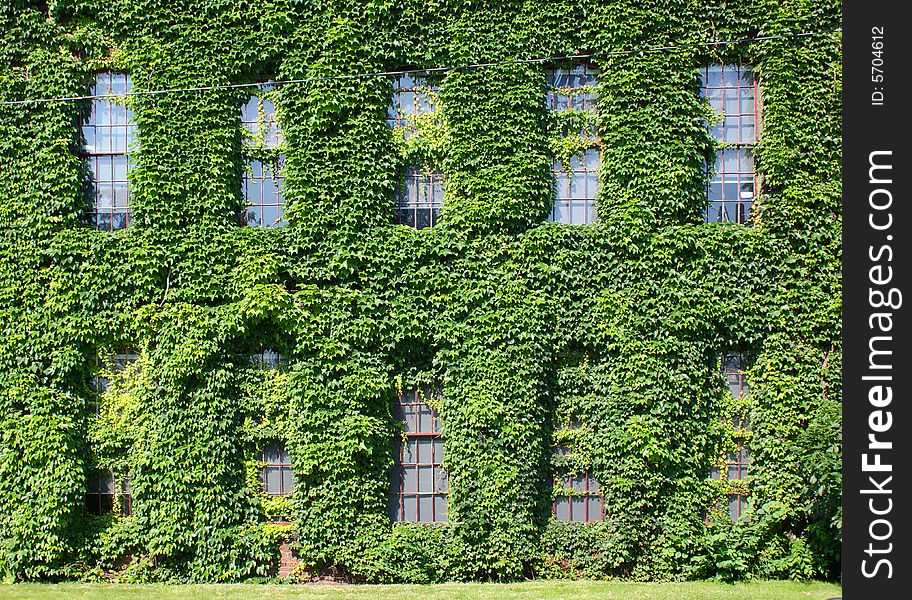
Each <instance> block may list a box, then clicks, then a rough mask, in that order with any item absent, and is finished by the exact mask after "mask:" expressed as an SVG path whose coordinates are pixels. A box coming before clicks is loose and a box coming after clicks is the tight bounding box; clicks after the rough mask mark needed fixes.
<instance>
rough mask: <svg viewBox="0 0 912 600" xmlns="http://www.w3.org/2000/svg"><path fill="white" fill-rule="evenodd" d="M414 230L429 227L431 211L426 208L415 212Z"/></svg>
mask: <svg viewBox="0 0 912 600" xmlns="http://www.w3.org/2000/svg"><path fill="white" fill-rule="evenodd" d="M415 217H416V221H415V229H424V228H426V227H430V226H431V211H430V209H427V208H419V209H417V210H416V211H415Z"/></svg>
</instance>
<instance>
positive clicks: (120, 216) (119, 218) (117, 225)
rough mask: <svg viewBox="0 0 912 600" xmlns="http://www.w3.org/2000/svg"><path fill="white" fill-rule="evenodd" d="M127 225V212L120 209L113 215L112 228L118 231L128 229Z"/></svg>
mask: <svg viewBox="0 0 912 600" xmlns="http://www.w3.org/2000/svg"><path fill="white" fill-rule="evenodd" d="M126 227H127V213H126V212H122V211H118V212H115V213H113V214H112V215H111V229H112V230H113V231H117V230H118V229H126Z"/></svg>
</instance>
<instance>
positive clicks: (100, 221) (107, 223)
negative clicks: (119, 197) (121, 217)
mask: <svg viewBox="0 0 912 600" xmlns="http://www.w3.org/2000/svg"><path fill="white" fill-rule="evenodd" d="M95 226H96V227H97V228H98V229H101V230H102V231H111V213H108V212H100V213H98V216H97V217H96V219H95Z"/></svg>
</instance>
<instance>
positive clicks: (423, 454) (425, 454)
mask: <svg viewBox="0 0 912 600" xmlns="http://www.w3.org/2000/svg"><path fill="white" fill-rule="evenodd" d="M433 447H434V440H430V439H427V438H419V440H418V462H419V463H421V464H431V450H432V448H433Z"/></svg>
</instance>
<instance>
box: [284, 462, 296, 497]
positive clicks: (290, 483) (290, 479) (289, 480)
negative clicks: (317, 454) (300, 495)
mask: <svg viewBox="0 0 912 600" xmlns="http://www.w3.org/2000/svg"><path fill="white" fill-rule="evenodd" d="M293 491H294V476H293V475H292V473H291V469H289V468H287V467H285V468H283V469H282V492H283V493H285V494H288V493H291V492H293Z"/></svg>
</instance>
